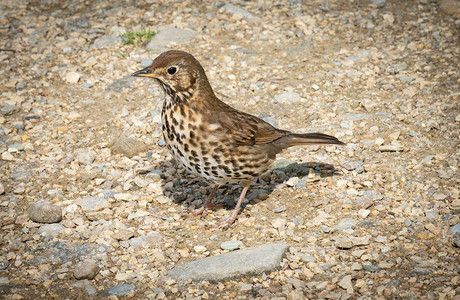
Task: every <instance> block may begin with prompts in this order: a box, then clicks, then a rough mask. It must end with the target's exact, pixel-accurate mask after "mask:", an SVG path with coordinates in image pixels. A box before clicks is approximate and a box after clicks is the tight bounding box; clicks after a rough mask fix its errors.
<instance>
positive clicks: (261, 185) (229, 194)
mask: <svg viewBox="0 0 460 300" xmlns="http://www.w3.org/2000/svg"><path fill="white" fill-rule="evenodd" d="M171 164H172V167H171ZM158 166H159V167H160V170H162V172H163V175H162V179H163V181H164V184H163V194H164V195H165V196H166V197H168V198H170V199H171V200H172V201H173V202H174V203H176V204H180V205H183V206H184V207H185V208H186V209H194V208H199V207H201V206H202V205H203V204H204V202H205V200H206V199H207V198H208V196H209V195H210V193H211V191H212V189H213V187H214V183H212V182H209V181H207V180H205V179H203V178H201V177H198V176H196V175H193V174H191V173H189V172H188V171H186V170H185V169H184V168H182V166H180V165H179V164H178V163H176V162H175V161H173V160H171V161H169V162H168V161H167V162H163V163H160V164H159V165H158ZM172 170H173V171H172ZM171 171H172V172H171ZM166 173H167V176H166V175H164V174H166ZM335 175H340V171H339V170H337V169H336V168H335V167H334V165H332V164H327V163H322V162H304V163H285V164H284V165H281V166H278V167H276V168H274V169H272V170H270V171H268V172H266V173H265V174H263V175H261V176H259V177H258V178H256V179H254V180H253V181H252V183H251V187H250V189H249V192H248V194H247V195H246V199H245V201H244V202H243V206H242V209H244V207H245V206H246V204H247V203H250V204H256V203H258V202H260V201H264V200H265V199H267V198H268V196H269V195H270V194H271V193H272V192H273V190H275V189H276V188H277V187H280V186H281V185H283V184H287V183H288V182H289V185H290V186H293V187H294V188H296V189H301V188H304V187H306V186H307V185H308V184H310V183H311V182H315V181H319V180H321V178H325V177H331V176H335ZM294 177H297V178H298V180H294V181H293V182H290V179H291V178H294ZM241 190H242V186H241V184H239V183H227V184H223V185H221V186H219V189H218V191H217V193H216V195H215V197H214V199H213V204H216V205H219V206H222V207H224V208H226V209H233V208H234V207H235V204H236V202H237V199H238V197H239V195H240V193H241Z"/></svg>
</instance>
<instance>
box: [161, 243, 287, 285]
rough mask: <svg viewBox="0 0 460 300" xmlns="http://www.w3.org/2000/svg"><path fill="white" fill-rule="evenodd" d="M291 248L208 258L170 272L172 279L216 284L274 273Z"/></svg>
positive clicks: (271, 247)
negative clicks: (252, 275)
mask: <svg viewBox="0 0 460 300" xmlns="http://www.w3.org/2000/svg"><path fill="white" fill-rule="evenodd" d="M288 248H289V245H286V244H265V245H262V246H258V247H253V248H246V249H243V250H238V251H233V252H229V253H225V254H221V255H217V256H212V257H206V258H203V259H200V260H196V261H192V262H190V263H186V264H183V265H181V266H177V267H175V268H174V269H172V270H171V271H170V272H169V274H168V276H170V277H172V278H174V279H176V280H180V281H185V280H188V279H192V280H196V281H200V280H209V281H212V282H215V281H219V280H225V279H229V278H236V277H241V276H246V275H250V274H261V273H263V272H271V271H273V270H274V269H276V268H278V267H279V265H280V262H281V260H282V258H283V256H284V254H285V252H286V251H287V250H288ZM209 266H212V268H210V267H209Z"/></svg>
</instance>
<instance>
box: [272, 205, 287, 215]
mask: <svg viewBox="0 0 460 300" xmlns="http://www.w3.org/2000/svg"><path fill="white" fill-rule="evenodd" d="M285 210H286V205H281V206H278V207H276V208H275V210H274V211H275V213H280V212H283V211H285Z"/></svg>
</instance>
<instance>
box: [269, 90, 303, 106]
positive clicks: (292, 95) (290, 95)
mask: <svg viewBox="0 0 460 300" xmlns="http://www.w3.org/2000/svg"><path fill="white" fill-rule="evenodd" d="M299 100H300V95H299V94H298V93H296V92H284V93H281V94H278V95H276V96H275V97H274V98H273V99H272V101H273V102H274V103H282V104H292V103H295V102H298V101H299Z"/></svg>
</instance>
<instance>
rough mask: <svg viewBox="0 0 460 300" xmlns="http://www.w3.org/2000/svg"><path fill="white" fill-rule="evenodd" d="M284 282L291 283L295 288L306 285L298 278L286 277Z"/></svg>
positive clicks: (301, 287)
mask: <svg viewBox="0 0 460 300" xmlns="http://www.w3.org/2000/svg"><path fill="white" fill-rule="evenodd" d="M286 282H287V283H289V284H291V285H292V286H293V287H294V288H295V289H296V290H299V289H303V288H305V286H306V282H305V281H304V280H300V279H298V278H288V279H287V280H286Z"/></svg>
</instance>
